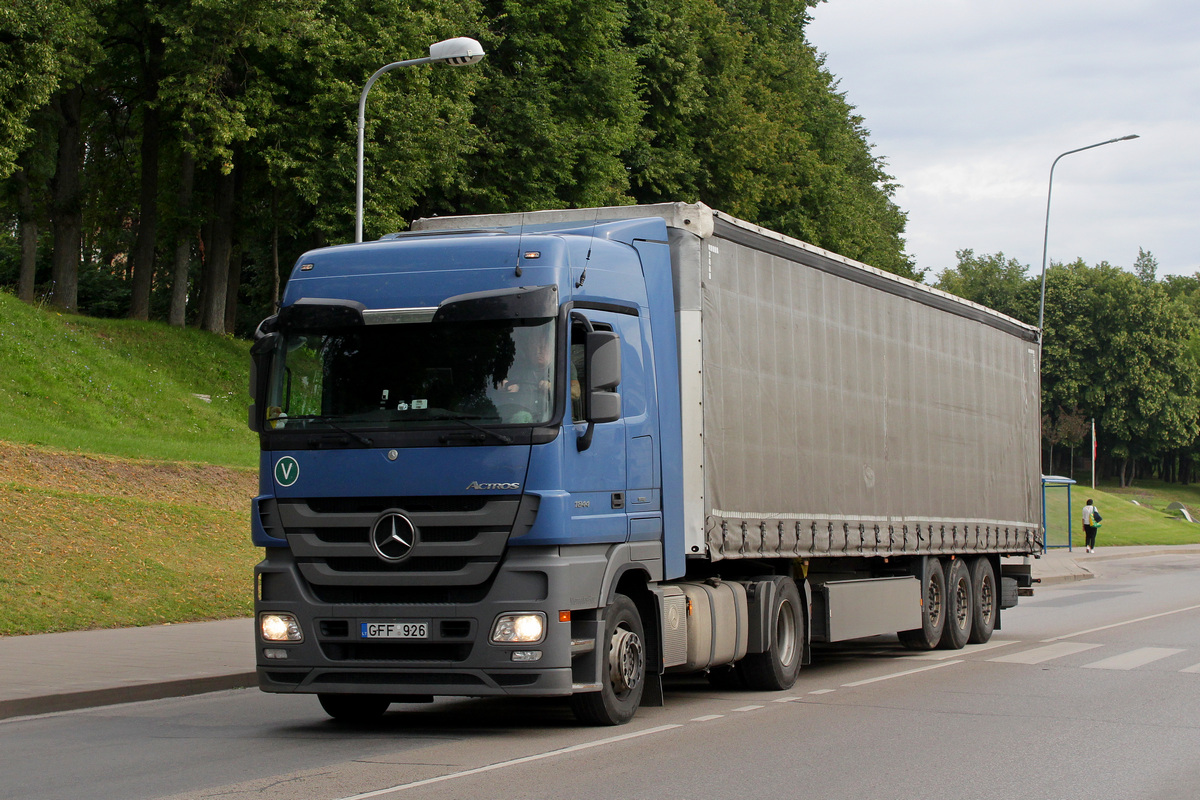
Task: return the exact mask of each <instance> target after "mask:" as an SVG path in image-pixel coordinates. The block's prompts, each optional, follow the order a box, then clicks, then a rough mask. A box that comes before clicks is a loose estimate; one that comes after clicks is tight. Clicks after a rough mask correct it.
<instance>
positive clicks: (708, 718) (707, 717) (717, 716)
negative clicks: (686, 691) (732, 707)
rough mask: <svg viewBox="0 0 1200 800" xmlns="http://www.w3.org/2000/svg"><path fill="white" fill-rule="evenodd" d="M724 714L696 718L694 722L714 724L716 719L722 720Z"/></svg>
mask: <svg viewBox="0 0 1200 800" xmlns="http://www.w3.org/2000/svg"><path fill="white" fill-rule="evenodd" d="M723 716H725V715H724V714H705V715H704V716H703V717H695V718H694V719H692V720H691V721H692V722H712V721H713V720H714V719H720V718H721V717H723Z"/></svg>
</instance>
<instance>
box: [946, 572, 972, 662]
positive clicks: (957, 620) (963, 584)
mask: <svg viewBox="0 0 1200 800" xmlns="http://www.w3.org/2000/svg"><path fill="white" fill-rule="evenodd" d="M974 598H975V593H974V592H972V591H971V572H970V570H968V569H967V562H966V561H964V560H963V559H961V558H955V559H952V560H951V561H950V569H949V570H947V571H946V626H945V628H944V629H943V630H942V639H941V641H940V642H939V643H938V646H939V647H941V648H942V649H943V650H961V649H962V648H963V646H964V645H965V644H966V643H967V640H968V639H970V638H971V623H972V621H973V620H974V613H973V609H974V607H975V603H974Z"/></svg>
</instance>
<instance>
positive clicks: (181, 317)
mask: <svg viewBox="0 0 1200 800" xmlns="http://www.w3.org/2000/svg"><path fill="white" fill-rule="evenodd" d="M195 180H196V158H195V157H194V156H193V155H192V154H191V153H189V152H188V151H187V150H184V151H183V156H182V158H181V159H180V164H179V196H178V213H179V216H180V220H181V221H180V225H179V229H178V231H176V233H175V265H174V268H173V269H172V270H171V308H170V310H169V311H168V312H167V322H168V323H169V324H171V325H174V326H175V327H177V328H182V327H183V326H184V321H185V319H186V318H187V295H188V273H189V271H190V269H189V268H190V267H191V264H192V230H191V213H190V211H191V205H192V186H193V184H194V183H195Z"/></svg>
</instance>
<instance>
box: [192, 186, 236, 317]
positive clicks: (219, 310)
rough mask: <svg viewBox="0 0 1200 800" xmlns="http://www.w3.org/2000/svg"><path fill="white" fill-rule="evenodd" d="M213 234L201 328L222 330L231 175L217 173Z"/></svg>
mask: <svg viewBox="0 0 1200 800" xmlns="http://www.w3.org/2000/svg"><path fill="white" fill-rule="evenodd" d="M215 193H216V198H215V208H214V213H213V220H212V237H211V239H210V240H209V248H208V259H207V260H206V261H205V264H204V291H203V295H202V298H201V303H202V307H201V309H200V327H201V328H203V329H204V330H206V331H209V332H211V333H225V332H226V331H225V295H226V293H227V291H228V289H229V260H230V257H231V256H232V255H233V205H234V202H233V201H234V174H233V172H232V171H231V172H230V173H229V174H228V175H224V174H220V173H218V174H217V177H216V187H215Z"/></svg>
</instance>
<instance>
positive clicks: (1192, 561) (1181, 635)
mask: <svg viewBox="0 0 1200 800" xmlns="http://www.w3.org/2000/svg"><path fill="white" fill-rule="evenodd" d="M1097 572H1098V574H1097V577H1096V579H1094V580H1090V581H1082V582H1077V583H1071V584H1063V585H1060V586H1054V587H1047V588H1042V589H1039V590H1038V593H1037V596H1036V597H1033V598H1023V599H1022V603H1021V605H1020V606H1019V607H1018V608H1017V609H1014V610H1012V611H1010V612H1007V614H1006V616H1005V618H1004V629H1003V630H1001V631H998V632H997V633H996V635H995V637H994V638H993V640H992V641H991V642H989V643H988V644H987V645H979V646H969V647H968V648H966V649H964V650H961V651H950V652H937V653H932V654H922V655H913V654H911V653H909V652H907V651H905V650H903V649H901V648H900V647H899V646H898V645H897V644H896V643H895V641H894V639H893V640H888V639H877V640H871V641H867V642H861V643H855V644H854V645H852V646H848V647H837V648H836V649H831V650H828V651H826V652H823V653H820V654H819V661H818V663H816V664H814V665H813V666H812V667H807V668H805V669H804V670H803V671H802V673H801V679H800V681H799V682H798V683H797V685H796V687H795V688H794V689H792V690H791V691H788V692H781V693H765V694H764V693H751V692H737V691H716V690H713V689H711V688H710V687H709V686H708V685H707V683H706V682H704V681H703V680H695V679H689V680H684V681H678V682H675V683H672V684H671V685H669V687H668V696H667V705H666V707H665V708H646V709H643V710H642V711H641V712H639V714H638V717H637V718H636V719H635V720H634V722H633V723H631V724H630V725H627V726H623V727H620V728H603V729H600V728H585V727H581V726H579V725H578V724H576V723H575V722H574V720H573V718H572V717H571V715H570V713H569V712H568V711H567V710H566V709H565V708H564V707H563V706H562V705H561V704H559V703H555V702H535V703H530V702H512V701H497V700H487V701H481V700H455V701H445V702H438V703H434V704H432V705H426V706H394V707H393V711H392V712H390V713H389V714H388V715H387V716H386V717H385V718H384V720H383V721H382V723H380V724H378V725H375V726H373V727H369V728H347V727H344V726H341V725H338V724H336V723H333V722H330V721H328V720H326V719H325V718H324V715H323V713H322V712H321V711H320V708H319V707H318V706H317V704H316V701H315V699H313V698H311V697H287V696H277V695H264V694H261V693H259V692H257V691H255V690H243V691H230V692H220V693H215V694H210V695H203V696H198V697H191V698H181V699H175V700H159V701H150V702H143V703H131V704H128V705H124V706H112V707H107V708H101V709H94V710H89V711H76V712H64V713H60V714H52V715H46V716H42V717H33V718H24V719H15V720H10V721H7V722H0V764H2V765H3V766H2V767H0V798H21V800H36V798H82V797H87V798H90V799H91V800H100V799H102V798H122V800H137V799H139V798H163V797H172V798H174V797H180V798H182V797H187V798H247V797H253V798H272V799H274V798H288V800H308V799H309V798H312V799H313V800H343V799H344V798H362V800H365V799H366V798H368V797H372V798H374V797H378V798H396V799H397V800H415V799H416V798H422V799H425V798H481V799H482V798H487V799H488V800H493V799H503V798H514V799H515V798H583V797H590V798H599V797H623V798H642V797H645V798H680V799H687V798H697V799H699V798H739V800H740V799H741V798H758V797H774V796H780V797H788V798H792V797H821V798H856V799H857V798H896V799H897V800H904V799H907V798H913V800H917V799H918V798H919V799H920V800H940V799H941V798H947V799H949V798H955V799H956V800H959V799H962V800H971V799H972V798H989V800H990V799H991V798H995V797H1006V796H1021V797H1026V798H1045V799H1047V800H1050V799H1052V800H1074V799H1075V798H1079V799H1080V800H1107V799H1108V798H1113V800H1117V799H1118V798H1119V800H1130V799H1131V798H1145V800H1167V798H1171V799H1172V800H1175V799H1177V798H1188V797H1195V796H1197V795H1198V794H1200V790H1198V789H1197V788H1196V787H1197V786H1200V760H1198V759H1197V757H1196V756H1197V753H1200V625H1198V624H1197V622H1198V621H1200V580H1198V578H1200V556H1184V557H1175V558H1172V557H1155V558H1146V559H1138V560H1128V561H1119V562H1110V563H1105V564H1103V565H1099V566H1098V568H1097Z"/></svg>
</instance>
